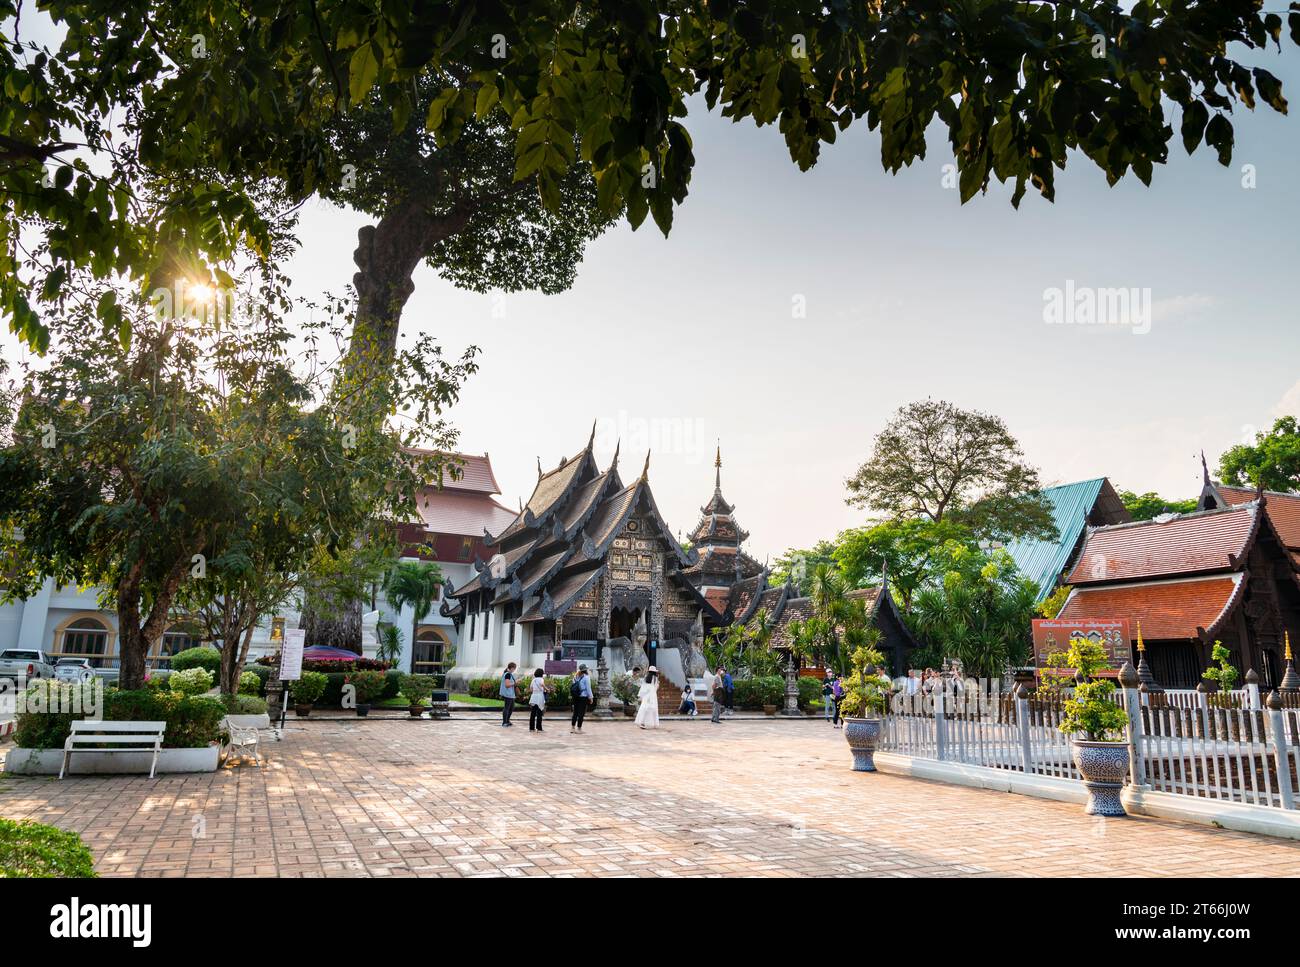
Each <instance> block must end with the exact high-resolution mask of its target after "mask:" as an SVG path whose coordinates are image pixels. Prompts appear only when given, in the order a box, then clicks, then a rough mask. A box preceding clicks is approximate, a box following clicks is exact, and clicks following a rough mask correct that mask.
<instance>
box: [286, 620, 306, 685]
mask: <svg viewBox="0 0 1300 967" xmlns="http://www.w3.org/2000/svg"><path fill="white" fill-rule="evenodd" d="M306 641H307V632H306V631H305V630H303V629H302V628H294V629H292V630H290V631H285V633H284V642H283V643H282V644H281V645H280V679H281V680H282V681H286V682H296V681H297V680H298V679H300V678H302V648H303V645H304V644H305V643H306Z"/></svg>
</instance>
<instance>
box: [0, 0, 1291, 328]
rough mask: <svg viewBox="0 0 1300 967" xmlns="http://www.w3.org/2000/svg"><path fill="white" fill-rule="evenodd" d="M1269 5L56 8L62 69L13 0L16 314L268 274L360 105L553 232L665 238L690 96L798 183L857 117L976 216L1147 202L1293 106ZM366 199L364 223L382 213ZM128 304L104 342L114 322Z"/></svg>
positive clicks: (8, 135) (6, 121) (11, 176)
mask: <svg viewBox="0 0 1300 967" xmlns="http://www.w3.org/2000/svg"><path fill="white" fill-rule="evenodd" d="M1261 6H1262V5H1261V4H1259V3H1258V2H1255V0H1217V2H1215V3H1187V2H1184V0H1142V2H1138V3H1135V4H1133V5H1131V6H1130V7H1128V8H1127V9H1125V8H1123V7H1121V6H1119V5H1117V4H1114V3H1112V2H1109V0H1077V2H1072V3H1050V2H1044V3H1019V2H1012V0H969V2H962V3H956V2H951V0H946V2H945V0H908V2H905V3H904V2H901V0H887V2H881V3H851V4H850V3H839V4H832V5H830V6H829V7H828V6H826V5H825V4H823V3H820V2H816V3H814V2H811V0H793V2H788V3H780V4H773V3H768V2H762V0H749V2H747V0H709V2H705V0H617V2H612V0H597V2H591V3H582V4H563V3H561V4H550V5H538V4H537V3H535V2H532V0H497V2H494V3H491V4H480V3H473V2H452V3H444V4H419V5H416V4H409V5H401V4H397V5H394V4H388V5H382V6H378V5H375V4H371V3H359V2H351V0H336V2H329V3H312V4H306V5H302V4H297V5H295V4H289V5H285V4H280V3H274V2H269V0H254V2H251V3H249V2H247V0H243V2H232V0H204V2H203V3H196V2H192V0H172V2H169V3H157V2H135V3H123V2H121V0H47V2H45V3H43V4H42V5H41V9H42V11H44V12H45V13H47V14H48V15H49V16H50V17H51V18H52V19H53V20H54V21H55V23H56V25H57V26H58V27H59V28H60V29H62V30H64V31H65V32H66V33H65V36H64V40H63V42H62V43H61V44H60V45H59V46H58V47H57V49H45V48H43V47H42V46H40V45H37V44H34V43H31V42H29V41H26V40H24V39H23V38H22V37H21V36H20V35H18V34H17V30H16V26H17V25H18V24H20V23H21V18H20V17H19V13H20V4H19V2H18V0H0V22H3V23H5V24H12V25H15V36H12V37H11V36H8V34H6V36H5V38H4V43H2V44H0V82H2V83H3V90H4V92H5V104H4V110H3V111H0V196H2V197H3V202H2V204H3V207H4V213H5V222H6V225H7V236H8V238H7V241H8V243H9V244H7V245H6V246H5V247H4V249H3V250H0V311H2V312H4V314H5V315H7V316H8V317H9V319H10V325H11V327H12V329H13V330H14V331H16V332H17V333H19V334H20V336H21V337H22V338H23V339H25V340H26V341H27V342H29V343H30V344H32V345H35V346H38V347H42V346H44V345H45V343H46V340H47V338H48V335H47V328H46V325H45V323H44V322H43V315H44V314H45V313H47V312H48V311H49V307H50V305H51V304H52V303H53V302H55V301H56V299H57V295H58V291H59V288H60V284H61V273H66V272H67V271H68V270H69V269H70V268H72V267H83V268H91V269H93V270H94V271H95V272H96V273H98V274H99V275H101V276H105V277H107V276H109V275H111V274H115V273H124V274H127V275H129V276H131V277H132V278H135V279H137V280H140V281H142V282H143V285H144V288H145V290H146V291H148V290H150V289H152V288H153V287H154V284H155V283H154V280H155V279H164V278H165V279H166V280H167V281H170V277H171V276H172V275H174V274H176V273H180V272H184V273H186V274H189V275H191V276H197V275H202V276H208V275H210V274H212V273H215V272H218V271H220V264H221V263H222V261H223V259H224V258H227V257H229V256H230V255H231V254H233V252H234V251H235V250H236V249H237V248H238V247H239V246H240V245H247V246H249V247H251V248H252V249H253V250H255V251H261V253H262V254H263V256H266V255H267V254H268V249H269V245H268V244H267V241H268V232H267V227H266V225H265V223H264V221H263V220H262V219H261V218H260V217H259V215H258V213H257V211H256V207H255V206H254V205H252V204H251V203H250V202H249V200H248V197H247V191H246V189H245V188H244V187H243V186H244V185H247V184H249V183H252V182H257V183H260V182H262V181H265V180H270V181H272V182H274V183H275V184H276V185H277V186H278V188H279V190H281V191H282V193H283V197H284V199H285V201H286V203H287V204H293V203H297V202H301V201H303V200H305V199H307V198H309V197H311V196H313V195H315V194H318V193H320V194H324V195H330V194H337V193H339V192H340V190H341V189H340V186H343V185H345V184H347V182H348V179H349V178H352V177H355V178H356V179H357V181H356V184H357V185H360V184H361V182H362V181H363V180H364V179H365V178H366V177H367V173H368V170H369V169H368V166H370V165H372V164H373V159H372V157H371V156H370V154H369V152H368V151H367V153H366V154H365V155H363V156H357V157H354V156H350V155H348V154H347V153H346V152H347V151H348V150H350V147H349V145H351V147H355V146H356V144H355V142H349V140H348V139H347V138H346V137H344V136H343V132H344V131H345V130H346V129H347V128H348V125H349V122H348V121H347V120H346V119H347V118H348V116H349V114H350V113H351V112H353V111H355V110H358V109H365V110H376V111H377V112H378V113H377V117H379V118H382V117H385V116H386V117H389V118H391V122H392V126H393V131H394V132H395V134H396V135H397V136H398V137H401V136H403V133H404V132H406V131H407V130H408V129H411V128H414V127H418V126H423V128H424V130H425V131H426V132H427V133H428V135H429V136H431V137H432V139H433V143H434V144H435V145H436V146H437V149H438V150H439V151H441V150H444V149H445V148H447V147H448V146H452V145H455V144H456V143H457V142H458V140H459V139H460V138H462V137H466V136H468V137H470V138H471V139H472V138H473V137H474V132H475V129H476V125H478V126H483V125H486V126H487V127H488V128H493V126H495V127H494V130H495V131H496V132H499V133H500V135H501V137H499V138H495V139H494V141H493V143H494V144H495V145H496V146H497V147H501V148H505V149H508V150H509V152H510V154H511V156H512V161H513V175H512V183H513V182H523V183H525V185H526V188H525V189H524V190H526V191H535V192H536V193H537V196H538V198H539V199H540V203H541V205H542V206H543V207H544V208H545V210H546V211H547V212H549V213H550V214H551V215H552V216H561V215H562V211H563V209H564V206H565V204H566V197H567V190H566V186H568V185H570V184H571V179H572V177H573V176H574V173H575V171H576V172H578V173H579V174H581V175H582V176H583V177H585V178H589V179H590V180H591V182H593V183H594V186H595V192H594V200H595V205H596V208H597V209H598V211H599V212H600V213H601V214H602V215H603V216H604V217H606V218H614V217H618V216H619V215H620V214H621V215H622V216H623V217H625V218H626V219H627V221H628V222H629V223H630V224H631V225H632V226H633V227H636V226H639V225H640V224H641V223H642V222H643V221H644V220H645V219H646V217H647V216H649V217H651V218H652V219H653V220H654V222H655V223H656V225H657V226H658V227H659V229H660V230H661V231H663V232H665V233H666V232H668V231H669V229H670V228H671V225H672V220H673V213H674V209H675V207H676V206H677V205H679V204H681V203H682V202H683V201H684V200H685V198H686V195H687V191H688V188H689V184H690V177H691V171H692V168H693V166H694V155H693V149H692V141H691V137H690V134H689V133H688V130H687V128H686V126H685V123H684V119H685V118H687V116H688V114H689V112H690V110H691V109H692V108H694V107H696V106H697V105H701V104H702V106H703V107H705V108H707V109H709V110H712V109H715V108H719V107H720V109H721V113H722V115H723V116H725V117H729V118H731V119H733V120H741V119H748V120H751V121H753V122H754V123H756V124H758V125H760V126H766V125H769V124H771V125H775V126H776V127H777V129H778V130H779V132H780V134H781V136H782V137H783V139H784V141H785V144H786V149H787V151H788V152H789V155H790V157H791V159H792V160H793V161H794V162H795V163H796V164H798V165H799V166H800V167H801V168H804V169H806V168H809V167H811V166H812V165H813V164H815V163H816V161H817V159H818V157H819V154H820V151H821V149H822V146H823V145H828V144H833V143H834V142H835V141H836V140H837V138H838V137H839V135H840V133H841V132H843V131H845V130H847V129H848V128H849V127H850V126H851V125H853V124H854V123H855V122H856V123H858V124H866V125H867V126H868V127H869V128H870V129H872V130H874V131H879V134H880V150H881V164H882V165H883V167H884V168H885V169H886V170H889V171H892V172H897V171H898V170H900V169H901V168H902V167H904V166H906V165H910V164H912V163H914V162H915V161H917V160H919V159H922V158H924V157H926V153H927V150H928V148H929V145H928V143H927V135H928V131H929V129H930V126H931V124H938V125H940V126H941V127H942V128H943V129H944V130H945V131H946V134H947V138H948V141H949V144H950V146H951V150H952V152H953V156H954V159H955V165H956V168H957V171H958V173H959V179H958V180H959V186H960V198H961V200H962V201H963V202H965V201H967V200H969V199H970V198H972V197H973V196H974V195H975V194H977V193H979V192H981V191H984V190H987V188H988V187H989V185H990V183H991V182H992V181H993V180H995V179H996V180H997V181H999V182H1003V183H1011V184H1012V185H1014V190H1013V192H1012V194H1011V200H1012V203H1013V204H1017V205H1018V204H1019V203H1020V201H1021V199H1022V198H1023V196H1024V195H1025V193H1026V192H1027V191H1028V190H1029V189H1030V188H1031V187H1032V188H1033V189H1034V190H1035V191H1036V192H1038V193H1040V194H1041V195H1042V196H1043V197H1045V198H1047V199H1049V200H1050V199H1052V198H1054V196H1055V172H1056V170H1058V169H1061V168H1063V167H1064V166H1065V164H1066V162H1067V159H1068V158H1069V157H1070V155H1071V154H1074V155H1075V156H1080V157H1083V158H1086V159H1087V160H1088V161H1089V162H1091V163H1092V164H1093V165H1095V166H1097V167H1098V168H1100V169H1101V170H1102V171H1103V172H1104V173H1105V175H1106V177H1107V179H1108V181H1110V182H1111V183H1112V184H1113V183H1114V182H1116V181H1118V180H1119V179H1120V178H1122V177H1124V176H1125V175H1126V174H1128V173H1129V172H1132V173H1133V174H1135V175H1136V176H1137V177H1138V178H1139V179H1140V180H1142V181H1143V182H1144V183H1150V181H1151V178H1152V175H1153V170H1154V166H1155V165H1157V164H1164V163H1166V162H1167V161H1168V157H1169V151H1168V148H1169V143H1170V142H1171V141H1172V140H1173V139H1174V138H1175V137H1176V136H1177V137H1178V138H1179V139H1180V140H1181V142H1182V144H1183V146H1184V147H1185V148H1186V150H1187V151H1189V152H1190V151H1194V150H1195V149H1196V148H1197V147H1198V146H1199V145H1201V144H1202V143H1204V144H1206V145H1207V146H1208V147H1209V148H1211V149H1212V150H1213V151H1215V152H1216V154H1217V157H1218V160H1219V161H1220V162H1221V163H1222V164H1225V165H1226V164H1228V163H1229V162H1230V161H1231V158H1232V151H1233V144H1234V137H1235V132H1234V126H1233V123H1232V121H1230V120H1229V118H1228V114H1229V113H1230V112H1231V111H1232V110H1233V108H1234V107H1236V106H1237V105H1245V106H1246V107H1247V108H1251V109H1253V108H1254V107H1255V105H1256V102H1257V101H1262V102H1264V103H1265V104H1267V105H1268V106H1269V107H1270V108H1271V109H1273V110H1274V111H1279V112H1285V111H1286V108H1287V103H1286V100H1285V98H1284V96H1283V94H1282V86H1281V84H1280V82H1279V81H1278V79H1277V78H1276V77H1275V76H1274V75H1273V74H1272V73H1270V72H1269V71H1268V70H1266V69H1264V68H1263V67H1260V66H1256V65H1254V64H1253V63H1247V62H1243V61H1241V60H1239V59H1237V58H1236V56H1235V53H1236V51H1239V50H1240V51H1243V52H1249V51H1261V50H1263V49H1264V48H1265V47H1266V46H1268V45H1269V44H1270V43H1271V44H1273V45H1275V46H1276V47H1277V48H1278V49H1280V47H1281V42H1282V34H1283V30H1284V28H1286V29H1288V30H1289V36H1290V39H1291V40H1292V41H1293V42H1300V13H1298V12H1295V11H1292V12H1290V13H1289V14H1288V15H1287V21H1286V22H1285V23H1284V21H1283V18H1282V15H1281V14H1280V13H1278V12H1274V11H1266V10H1263V9H1261ZM1230 51H1231V52H1232V55H1230ZM697 96H698V99H697ZM1175 105H1176V106H1177V109H1176V110H1175ZM1175 115H1176V116H1177V117H1176V118H1175ZM1175 121H1176V123H1177V128H1178V133H1177V135H1176V134H1175ZM493 154H494V158H493V161H492V165H493V166H494V167H495V166H496V165H497V164H498V162H499V159H498V158H496V157H495V152H493ZM426 157H427V153H426ZM142 169H147V170H148V171H150V172H151V173H152V174H153V175H154V176H155V177H158V178H161V179H162V183H163V188H164V189H165V190H164V192H163V198H164V204H163V205H162V206H161V207H160V208H159V211H158V216H157V218H156V219H155V224H156V226H157V229H158V230H157V231H156V232H154V233H144V232H142V228H141V222H140V196H139V195H138V185H139V184H140V179H139V177H138V175H139V172H140V171H141V170H142ZM475 170H477V169H475ZM470 177H471V179H473V178H476V177H477V174H476V173H474V172H471V175H470ZM461 187H462V188H463V187H465V184H464V183H462V184H461ZM362 192H364V188H362V189H359V191H358V192H357V194H356V196H355V197H354V198H353V199H352V200H351V201H350V202H349V203H357V204H362V206H363V210H364V204H363V202H362V201H361V200H360V194H361V193H362ZM439 197H442V196H441V195H440V196H439ZM497 200H498V201H499V197H498V199H497ZM494 204H495V202H494ZM429 214H430V213H429V212H418V213H415V214H414V215H413V216H412V220H414V221H422V220H426V219H427V218H428V216H429ZM435 214H437V213H435ZM452 215H455V216H456V217H458V218H459V217H463V215H462V214H457V213H447V212H442V213H440V214H439V215H438V220H440V221H441V220H443V219H445V218H448V217H451V216H452ZM446 227H447V226H446V225H443V226H442V227H441V228H439V229H436V230H435V231H442V230H444V229H445V228H446ZM425 234H427V233H425ZM20 237H21V239H22V241H21V244H20ZM29 239H31V240H32V241H28V240H29ZM362 241H363V246H362V247H364V242H365V239H363V240H362ZM412 250H414V249H412ZM447 254H448V256H450V254H451V253H449V252H448V253H447ZM427 257H429V255H428V253H427V252H422V253H421V254H420V255H419V258H427ZM363 271H364V269H363ZM218 281H220V279H218ZM494 284H495V283H494ZM359 288H360V287H359ZM381 288H382V287H381ZM382 294H383V295H385V296H390V297H396V296H400V291H395V290H394V291H389V290H387V289H385V291H384V293H382ZM115 305H116V303H115V302H114V301H109V302H108V303H107V304H106V305H105V306H104V307H103V308H102V310H101V316H102V318H103V321H104V323H105V325H116V326H123V327H124V326H126V325H127V324H128V323H129V315H124V314H122V313H120V312H117V311H115V308H114V307H115ZM358 318H359V321H360V322H362V323H364V322H365V321H366V316H365V314H364V313H362V314H361V315H359V317H358Z"/></svg>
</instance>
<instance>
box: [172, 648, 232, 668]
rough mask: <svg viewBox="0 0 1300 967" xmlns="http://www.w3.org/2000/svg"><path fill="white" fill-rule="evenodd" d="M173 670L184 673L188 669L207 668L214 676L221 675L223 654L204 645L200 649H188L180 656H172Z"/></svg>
mask: <svg viewBox="0 0 1300 967" xmlns="http://www.w3.org/2000/svg"><path fill="white" fill-rule="evenodd" d="M170 667H171V670H172V671H174V672H183V671H185V669H187V668H206V669H207V670H208V671H210V672H212V674H213V675H218V674H220V673H221V652H219V651H218V650H217V649H215V648H210V647H208V646H207V645H203V646H201V647H198V648H186V649H185V650H184V651H182V652H180V653H179V654H176V655H172V657H171V662H170Z"/></svg>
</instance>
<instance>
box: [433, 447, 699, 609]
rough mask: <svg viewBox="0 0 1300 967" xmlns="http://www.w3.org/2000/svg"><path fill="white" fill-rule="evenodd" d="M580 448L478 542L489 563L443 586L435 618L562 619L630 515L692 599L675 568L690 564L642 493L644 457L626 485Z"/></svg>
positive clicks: (614, 469) (646, 488) (602, 567)
mask: <svg viewBox="0 0 1300 967" xmlns="http://www.w3.org/2000/svg"><path fill="white" fill-rule="evenodd" d="M595 437H596V430H595V426H594V425H593V426H592V433H591V438H590V439H589V440H588V441H587V446H586V447H585V448H583V449H582V450H581V451H580V452H579V453H577V454H576V455H574V456H573V457H572V458H562V459H561V460H560V462H559V464H558V466H556V467H554V468H553V469H551V470H549V471H545V472H544V471H542V469H541V466H540V464H539V466H538V475H537V484H536V486H535V487H534V488H533V493H532V495H531V496H530V497H529V498H528V500H527V501H526V502H525V503H524V506H523V509H522V510H521V511H520V512H519V513H518V514H517V515H515V516H514V518H513V519H512V520H510V521H509V523H508V524H506V526H505V527H504V528H502V529H501V531H500V533H498V534H497V535H495V536H493V535H492V534H490V533H489V534H485V535H484V542H485V544H486V545H487V547H488V549H489V551H490V552H491V553H492V556H491V557H490V559H489V560H487V561H482V560H476V561H475V562H474V567H475V570H476V572H477V573H476V574H475V575H474V577H473V578H471V579H470V580H469V581H467V582H465V583H464V584H463V585H461V586H460V587H458V588H453V587H450V586H449V587H448V588H447V594H446V596H445V597H446V600H445V602H444V604H443V608H442V613H443V614H444V615H446V616H448V617H453V618H454V617H458V616H459V615H461V614H463V613H464V609H465V607H466V605H467V603H468V604H469V606H470V609H471V610H477V609H478V608H483V607H492V606H495V605H499V604H506V605H511V604H513V605H515V606H516V607H517V614H518V617H517V619H516V620H518V621H520V622H531V621H545V620H551V619H555V618H560V617H563V616H564V615H565V614H566V613H567V612H568V611H569V609H570V608H572V607H573V606H574V604H575V603H576V602H577V601H578V600H580V599H581V598H583V597H584V596H585V595H588V594H589V592H590V591H591V589H592V587H593V586H594V585H595V583H596V582H597V581H598V580H599V579H600V577H601V576H602V575H603V574H605V572H606V569H607V557H608V555H609V552H610V549H611V546H612V545H613V543H614V540H615V538H617V537H618V535H619V534H621V533H623V532H624V528H625V526H626V525H627V524H628V522H629V520H631V519H632V518H633V516H634V515H635V516H636V517H637V519H638V520H639V521H643V522H645V524H646V525H648V529H649V531H650V533H649V534H647V535H646V536H649V537H655V538H659V539H660V540H661V542H662V545H663V546H664V547H666V548H667V549H668V563H667V565H666V568H665V571H666V576H667V577H668V578H669V579H672V580H674V581H675V582H676V583H677V584H678V585H679V586H682V587H683V588H684V589H685V590H687V592H688V593H689V594H690V596H691V597H692V598H695V597H698V592H697V591H695V589H694V588H692V587H690V586H689V584H688V582H686V581H685V579H684V578H682V577H681V576H680V575H681V569H682V568H685V567H688V566H690V565H691V564H693V563H694V562H695V557H694V555H691V554H687V553H686V552H685V551H683V550H682V548H681V545H680V544H678V542H677V541H676V539H675V538H674V537H673V536H672V533H671V531H670V530H669V529H668V525H667V524H666V523H664V520H663V517H662V515H661V514H660V513H659V508H658V507H657V506H656V504H655V500H654V495H653V494H652V493H651V491H650V483H649V473H650V455H649V454H648V453H647V454H646V460H645V466H644V467H643V468H642V470H641V474H640V476H638V477H637V478H636V479H635V480H634V481H632V482H631V483H630V484H627V485H624V483H623V481H622V478H621V477H620V476H619V472H618V452H617V451H616V452H615V454H614V459H613V461H612V462H611V463H610V465H609V467H608V468H607V469H605V470H604V471H602V470H601V469H600V468H599V467H598V466H597V464H596V460H595V457H594V455H593V452H592V448H593V446H594V444H595Z"/></svg>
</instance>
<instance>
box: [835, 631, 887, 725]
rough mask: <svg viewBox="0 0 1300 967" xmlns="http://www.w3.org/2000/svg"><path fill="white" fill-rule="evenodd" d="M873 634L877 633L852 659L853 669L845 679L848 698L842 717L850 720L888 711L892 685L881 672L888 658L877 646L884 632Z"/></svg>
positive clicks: (841, 707)
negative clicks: (886, 709)
mask: <svg viewBox="0 0 1300 967" xmlns="http://www.w3.org/2000/svg"><path fill="white" fill-rule="evenodd" d="M871 631H873V632H874V634H871V635H868V636H867V637H868V641H867V643H865V644H862V645H859V646H858V647H857V648H854V649H853V653H852V654H851V655H850V656H849V660H850V663H851V670H850V672H849V676H848V678H846V679H845V680H844V699H843V701H842V702H841V703H840V714H842V715H844V716H845V717H847V718H865V717H867V716H868V715H870V714H871V713H872V712H876V713H880V712H883V711H884V710H885V701H886V699H887V696H888V685H887V682H886V679H884V678H883V677H882V676H881V673H880V666H881V665H882V664H883V663H884V660H885V656H884V655H883V654H881V652H880V649H879V648H878V647H877V645H878V644H879V641H880V631H879V630H878V629H875V628H873V629H871Z"/></svg>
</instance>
